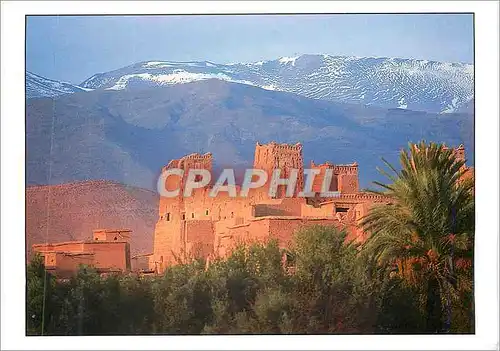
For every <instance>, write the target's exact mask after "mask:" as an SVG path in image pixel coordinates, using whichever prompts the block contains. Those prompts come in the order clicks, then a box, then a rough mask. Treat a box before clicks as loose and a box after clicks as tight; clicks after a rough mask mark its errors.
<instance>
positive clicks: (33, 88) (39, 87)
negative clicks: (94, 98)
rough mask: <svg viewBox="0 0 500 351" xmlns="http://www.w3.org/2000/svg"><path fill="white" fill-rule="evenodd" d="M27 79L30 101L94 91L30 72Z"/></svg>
mask: <svg viewBox="0 0 500 351" xmlns="http://www.w3.org/2000/svg"><path fill="white" fill-rule="evenodd" d="M25 77H26V78H25V79H26V97H27V98H28V99H30V98H38V97H56V96H59V95H64V94H72V93H76V92H82V91H89V90H93V89H89V88H84V87H80V86H77V85H74V84H71V83H67V82H60V81H56V80H52V79H48V78H45V77H42V76H39V75H37V74H35V73H32V72H29V71H26V74H25Z"/></svg>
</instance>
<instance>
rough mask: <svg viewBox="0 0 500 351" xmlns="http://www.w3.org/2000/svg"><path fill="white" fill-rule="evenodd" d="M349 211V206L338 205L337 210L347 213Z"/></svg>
mask: <svg viewBox="0 0 500 351" xmlns="http://www.w3.org/2000/svg"><path fill="white" fill-rule="evenodd" d="M348 211H349V208H347V207H337V212H342V213H345V212H348Z"/></svg>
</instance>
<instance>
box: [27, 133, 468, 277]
mask: <svg viewBox="0 0 500 351" xmlns="http://www.w3.org/2000/svg"><path fill="white" fill-rule="evenodd" d="M453 150H454V152H455V155H456V157H457V158H459V159H462V160H464V159H465V151H464V147H463V146H462V145H460V146H459V147H458V148H455V149H453ZM172 168H177V169H182V170H184V173H183V174H184V175H183V176H182V177H179V176H169V177H167V178H166V181H165V188H166V189H167V190H169V191H172V190H176V189H184V185H185V184H186V181H187V175H188V171H189V170H190V169H205V170H208V171H209V172H210V173H213V159H212V154H210V153H207V154H203V155H202V154H198V153H194V154H191V155H187V156H184V157H182V158H180V159H177V160H172V161H170V162H169V163H168V165H167V166H165V167H163V169H162V173H163V172H165V171H167V170H168V169H172ZM253 168H255V169H262V170H264V171H266V172H267V173H268V174H271V173H272V171H273V170H274V169H280V178H282V179H283V178H288V177H289V175H290V173H291V170H292V169H298V170H299V172H298V181H297V184H296V189H293V190H294V192H293V196H292V197H289V196H286V194H285V192H286V187H285V186H284V185H283V186H279V187H278V189H277V192H276V195H275V196H274V197H270V196H269V186H270V179H268V182H267V183H266V184H265V185H264V186H262V187H259V188H255V189H250V192H249V194H248V196H246V197H242V196H237V197H230V196H229V194H228V192H224V191H221V192H219V193H218V194H217V196H215V197H212V196H209V193H210V191H211V190H212V188H213V185H207V186H205V187H203V188H198V189H194V191H193V193H192V195H191V196H188V197H183V196H182V190H181V191H180V194H179V196H176V197H160V201H159V213H158V221H157V223H156V226H155V230H154V235H153V253H148V254H143V255H140V256H136V257H134V258H132V259H131V258H130V246H129V241H130V236H131V235H132V233H131V232H130V231H129V230H127V229H99V230H95V231H94V232H93V237H92V239H89V240H87V241H72V242H64V243H53V244H37V245H34V246H33V251H35V252H39V253H42V254H43V256H44V257H45V265H46V267H47V269H49V270H52V271H53V272H54V273H56V274H57V275H67V274H71V272H75V271H76V270H77V269H78V266H79V265H80V264H86V265H90V266H94V267H96V268H97V270H98V271H101V272H103V273H106V272H114V271H143V272H144V271H145V272H149V273H162V272H163V271H164V270H165V268H166V267H168V266H169V265H174V264H177V263H180V262H186V261H189V260H191V259H193V258H203V259H205V260H206V262H207V263H208V264H209V263H210V262H211V261H212V260H213V259H215V258H218V257H220V258H223V257H227V255H228V254H230V253H231V251H232V249H234V248H235V247H236V246H237V245H238V244H240V243H241V244H245V243H251V242H266V241H269V240H270V239H274V240H277V242H278V243H279V245H280V246H281V247H287V246H288V245H290V243H291V241H292V239H293V236H294V233H295V232H296V231H297V230H299V229H300V228H304V227H308V226H312V225H327V226H334V227H336V228H338V229H341V230H342V229H345V230H346V231H347V237H346V240H348V241H351V240H356V241H358V242H363V241H364V240H365V239H366V234H365V233H364V232H363V231H362V230H361V229H360V228H359V222H360V219H361V218H362V217H363V216H365V215H366V214H367V212H368V211H369V209H370V208H371V207H372V206H373V205H375V204H386V203H389V201H390V199H388V198H386V197H384V196H381V195H377V194H373V193H368V192H362V191H360V190H359V181H358V164H357V163H352V164H346V165H335V164H332V163H329V162H327V163H324V164H316V163H314V162H311V164H310V167H309V168H310V169H316V170H318V171H319V174H317V175H316V176H315V178H314V182H313V186H312V190H313V192H315V193H320V192H321V191H322V184H323V179H324V177H325V174H326V170H327V169H330V170H331V172H332V173H333V179H332V180H331V182H330V189H329V190H330V191H332V192H333V191H338V192H340V196H337V197H331V198H325V197H319V196H315V197H312V198H306V197H299V196H297V195H298V193H299V191H302V190H303V189H304V181H305V179H304V178H305V177H304V161H303V158H302V145H301V144H295V145H288V144H278V143H275V142H271V143H269V144H265V145H261V144H259V143H257V144H256V147H255V157H254V164H253ZM465 169H466V171H467V172H466V175H465V176H466V177H473V168H467V167H465ZM212 178H218V176H215V177H212ZM269 178H270V177H269ZM212 180H215V179H212ZM211 184H213V183H211ZM239 190H240V189H239V188H238V189H237V191H238V193H239Z"/></svg>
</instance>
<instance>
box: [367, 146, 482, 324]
mask: <svg viewBox="0 0 500 351" xmlns="http://www.w3.org/2000/svg"><path fill="white" fill-rule="evenodd" d="M383 161H384V163H385V164H386V165H387V166H388V167H389V169H390V170H391V171H392V174H391V173H389V172H386V171H384V170H380V169H379V171H380V172H381V173H382V174H383V175H385V176H387V177H388V178H389V180H390V181H391V182H390V184H383V183H380V182H374V183H375V184H377V185H378V186H380V187H382V189H383V190H381V191H378V192H377V193H380V194H384V195H386V196H388V197H389V198H390V199H391V200H392V203H391V204H390V205H381V206H376V207H374V208H372V210H371V211H370V212H369V213H368V215H367V216H366V217H365V218H363V219H362V221H361V226H362V227H363V229H364V230H365V231H366V232H367V233H370V234H371V236H370V238H369V239H368V240H367V242H366V243H365V245H364V247H363V249H364V252H365V253H367V254H368V256H369V257H370V258H371V259H372V260H373V262H374V264H375V266H376V267H377V268H378V269H381V270H382V271H383V272H385V273H384V277H385V278H388V279H390V278H391V277H394V276H398V277H399V278H402V279H401V281H403V282H404V283H406V284H410V285H413V286H416V287H419V288H421V289H423V290H422V292H423V293H422V296H423V297H424V299H423V302H422V304H423V305H424V306H425V310H426V321H427V332H430V333H434V332H439V331H442V330H443V329H444V330H445V331H448V330H447V329H449V323H445V324H444V328H443V317H444V314H443V302H444V303H445V304H446V306H450V304H451V301H452V300H453V299H455V300H456V299H458V298H459V292H461V291H472V284H473V283H472V282H473V278H472V269H471V266H472V253H473V242H474V195H473V180H472V179H464V177H463V176H464V174H465V172H466V167H465V162H464V161H461V160H458V159H456V158H455V156H454V153H453V150H449V149H447V148H445V147H444V146H443V145H438V144H435V143H430V144H426V143H425V142H423V141H422V142H420V143H419V144H412V143H410V144H409V150H402V151H401V153H400V163H401V170H400V171H398V170H396V169H395V168H394V167H393V166H392V165H391V164H389V163H388V162H387V161H386V160H383ZM449 311H450V310H448V312H449ZM450 318H451V317H450V313H448V321H449V319H450ZM448 321H447V322H448Z"/></svg>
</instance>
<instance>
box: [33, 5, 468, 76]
mask: <svg viewBox="0 0 500 351" xmlns="http://www.w3.org/2000/svg"><path fill="white" fill-rule="evenodd" d="M473 38H474V37H473V18H472V15H468V14H439V15H433V14H417V15H415V14H413V15H412V14H387V15H378V14H372V15H361V14H359V15H356V14H338V15H326V14H325V15H280V16H277V15H274V16H273V15H265V16H263V15H259V16H256V15H240V16H235V15H230V16H200V15H198V16H195V15H190V16H35V17H33V16H28V17H27V23H26V69H27V70H28V71H31V72H33V73H36V74H39V75H42V76H44V77H47V78H51V79H56V80H62V81H65V82H70V83H73V84H79V83H81V82H82V81H84V80H85V79H87V78H89V77H90V76H92V75H94V74H96V73H100V72H107V71H111V70H114V69H118V68H121V67H124V66H127V65H129V64H133V63H136V62H140V61H148V60H170V61H204V60H207V61H212V62H216V63H231V62H255V61H260V60H267V59H276V58H279V57H282V56H298V55H301V54H330V55H347V56H380V57H401V58H416V59H426V60H435V61H445V62H463V63H473V58H474V49H473V48H474V46H473V45H474V44H473Z"/></svg>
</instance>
